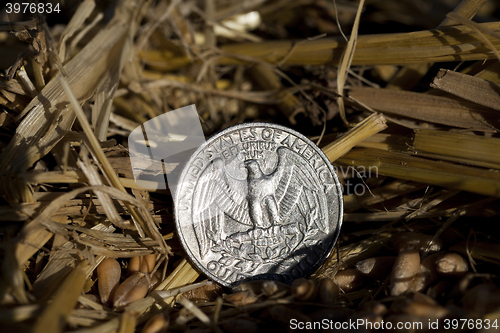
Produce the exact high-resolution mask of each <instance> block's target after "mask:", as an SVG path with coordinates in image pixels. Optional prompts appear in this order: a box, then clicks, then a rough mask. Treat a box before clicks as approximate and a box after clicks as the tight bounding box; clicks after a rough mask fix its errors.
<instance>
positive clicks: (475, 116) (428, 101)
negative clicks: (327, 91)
mask: <svg viewBox="0 0 500 333" xmlns="http://www.w3.org/2000/svg"><path fill="white" fill-rule="evenodd" d="M349 96H350V97H352V98H353V99H354V100H355V101H359V102H361V103H363V104H365V105H367V106H369V107H370V108H373V109H374V110H376V111H380V112H387V113H391V114H394V115H398V116H404V117H409V118H413V119H418V120H423V121H426V122H431V123H436V124H442V125H447V126H453V127H459V128H469V129H472V130H476V131H488V132H489V131H494V132H496V131H498V129H499V128H500V122H499V121H498V117H496V115H495V113H496V112H495V111H494V110H491V109H488V108H485V107H482V106H479V105H477V104H475V103H470V102H466V101H461V100H457V99H453V98H448V97H443V96H434V95H427V94H421V93H416V92H410V91H395V90H389V89H376V88H364V87H359V88H358V87H352V88H351V90H350V92H349ZM492 112H493V113H492Z"/></svg>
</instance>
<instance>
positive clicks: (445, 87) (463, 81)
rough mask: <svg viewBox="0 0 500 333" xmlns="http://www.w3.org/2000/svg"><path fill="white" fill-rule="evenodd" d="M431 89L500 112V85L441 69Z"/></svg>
mask: <svg viewBox="0 0 500 333" xmlns="http://www.w3.org/2000/svg"><path fill="white" fill-rule="evenodd" d="M431 87H433V88H436V89H440V90H442V91H446V92H447V93H450V94H453V95H455V96H458V97H460V98H463V99H466V100H469V101H471V102H474V103H476V104H479V105H483V106H486V107H489V108H492V109H495V110H500V95H499V92H500V85H498V84H496V83H493V82H490V81H486V80H483V79H481V78H478V77H474V76H471V75H467V74H462V73H459V72H454V71H450V70H447V69H441V70H440V71H439V73H438V74H437V75H436V77H435V78H434V80H433V81H432V83H431Z"/></svg>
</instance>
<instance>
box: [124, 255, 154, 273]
mask: <svg viewBox="0 0 500 333" xmlns="http://www.w3.org/2000/svg"><path fill="white" fill-rule="evenodd" d="M155 264H156V254H154V253H153V254H147V255H144V256H137V257H132V258H130V261H129V264H128V267H127V270H128V272H129V273H131V274H132V273H135V272H142V273H148V274H149V273H151V272H152V271H153V269H154V267H155Z"/></svg>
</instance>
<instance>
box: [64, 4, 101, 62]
mask: <svg viewBox="0 0 500 333" xmlns="http://www.w3.org/2000/svg"><path fill="white" fill-rule="evenodd" d="M94 7H95V2H94V0H85V1H84V2H82V3H81V5H80V6H78V9H77V10H76V13H75V15H73V18H72V19H71V21H70V22H69V23H68V25H67V26H66V29H64V32H63V33H62V35H61V40H60V42H59V59H61V62H62V63H64V62H65V60H66V42H67V41H68V40H69V39H70V38H71V37H73V35H74V34H75V33H76V32H77V31H78V29H80V28H81V27H82V25H83V23H84V22H85V20H86V19H87V18H88V17H89V16H90V14H92V11H93V10H94ZM70 51H71V50H70Z"/></svg>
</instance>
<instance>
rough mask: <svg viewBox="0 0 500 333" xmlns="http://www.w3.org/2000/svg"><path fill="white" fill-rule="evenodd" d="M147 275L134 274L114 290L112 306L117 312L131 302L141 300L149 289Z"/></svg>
mask: <svg viewBox="0 0 500 333" xmlns="http://www.w3.org/2000/svg"><path fill="white" fill-rule="evenodd" d="M150 283H151V279H150V278H149V274H145V273H142V272H136V273H134V274H132V275H131V276H129V277H128V278H127V279H126V280H125V281H123V282H122V283H121V284H120V285H119V286H118V287H117V288H116V290H115V294H114V296H113V306H114V307H115V308H117V309H119V310H121V309H123V308H125V307H126V306H127V305H129V304H130V303H132V302H135V301H137V300H140V299H143V298H144V297H145V296H146V295H147V293H148V289H149V284H150Z"/></svg>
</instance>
